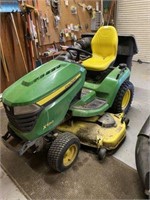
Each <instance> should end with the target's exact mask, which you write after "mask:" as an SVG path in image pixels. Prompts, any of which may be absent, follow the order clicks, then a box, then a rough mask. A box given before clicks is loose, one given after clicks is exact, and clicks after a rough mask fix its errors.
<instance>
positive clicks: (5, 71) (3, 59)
mask: <svg viewBox="0 0 150 200" xmlns="http://www.w3.org/2000/svg"><path fill="white" fill-rule="evenodd" d="M0 55H1V61H2V64H3V68H4V73H5V76H6V79H7V81H9V74H8V68H7V63H6V60H5V55H4V51H3V46H2V41H1V38H0Z"/></svg>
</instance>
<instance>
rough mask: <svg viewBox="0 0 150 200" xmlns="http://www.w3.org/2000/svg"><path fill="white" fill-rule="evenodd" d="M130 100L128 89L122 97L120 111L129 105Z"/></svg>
mask: <svg viewBox="0 0 150 200" xmlns="http://www.w3.org/2000/svg"><path fill="white" fill-rule="evenodd" d="M130 98H131V92H130V90H129V89H128V90H127V91H126V92H125V94H124V97H123V99H122V110H125V109H126V107H127V106H128V104H129V101H130Z"/></svg>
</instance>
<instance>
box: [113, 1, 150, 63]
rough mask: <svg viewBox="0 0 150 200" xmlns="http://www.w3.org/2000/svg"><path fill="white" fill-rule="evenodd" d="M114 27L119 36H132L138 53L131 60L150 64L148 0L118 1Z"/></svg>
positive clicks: (149, 12)
mask: <svg viewBox="0 0 150 200" xmlns="http://www.w3.org/2000/svg"><path fill="white" fill-rule="evenodd" d="M116 27H117V30H118V33H119V34H134V36H135V38H136V41H137V46H138V50H139V53H138V54H137V55H135V56H134V58H133V59H134V60H138V59H140V60H141V61H143V62H150V0H132V1H131V0H118V1H117V17H116Z"/></svg>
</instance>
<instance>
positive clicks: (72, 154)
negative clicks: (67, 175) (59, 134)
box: [63, 144, 78, 166]
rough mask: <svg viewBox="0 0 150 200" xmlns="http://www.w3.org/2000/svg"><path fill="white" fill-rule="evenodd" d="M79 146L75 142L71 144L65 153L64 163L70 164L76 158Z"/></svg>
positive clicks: (65, 164)
mask: <svg viewBox="0 0 150 200" xmlns="http://www.w3.org/2000/svg"><path fill="white" fill-rule="evenodd" d="M77 152H78V148H77V146H76V145H75V144H73V145H71V146H70V147H69V148H68V149H67V151H66V152H65V154H64V158H63V164H64V166H69V165H70V164H71V163H72V162H73V161H74V159H75V158H76V155H77Z"/></svg>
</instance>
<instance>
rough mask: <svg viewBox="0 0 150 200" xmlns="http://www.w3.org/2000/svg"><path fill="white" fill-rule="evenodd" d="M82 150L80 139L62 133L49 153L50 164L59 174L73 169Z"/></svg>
mask: <svg viewBox="0 0 150 200" xmlns="http://www.w3.org/2000/svg"><path fill="white" fill-rule="evenodd" d="M79 149H80V141H79V139H78V137H76V136H75V135H73V134H71V133H61V134H60V135H59V136H58V137H57V138H56V139H55V140H54V142H53V143H52V145H51V146H50V148H49V151H48V156H47V159H48V164H49V166H50V167H51V168H52V169H54V170H55V171H58V172H63V171H64V170H66V169H68V168H69V167H71V165H72V164H73V163H74V162H75V160H76V158H77V156H78V153H79Z"/></svg>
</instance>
